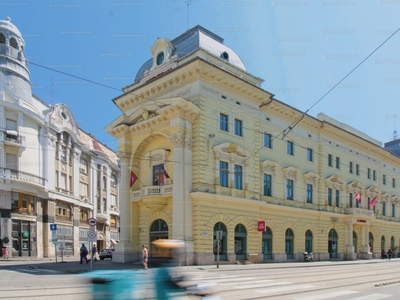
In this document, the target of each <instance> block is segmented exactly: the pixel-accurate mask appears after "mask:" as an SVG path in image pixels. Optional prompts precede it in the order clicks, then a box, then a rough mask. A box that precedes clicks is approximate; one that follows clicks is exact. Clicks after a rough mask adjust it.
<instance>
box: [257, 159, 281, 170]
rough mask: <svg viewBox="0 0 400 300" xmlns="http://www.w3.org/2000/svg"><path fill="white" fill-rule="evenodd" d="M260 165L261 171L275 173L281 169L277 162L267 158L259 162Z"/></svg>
mask: <svg viewBox="0 0 400 300" xmlns="http://www.w3.org/2000/svg"><path fill="white" fill-rule="evenodd" d="M260 167H261V171H262V172H271V173H276V172H279V171H280V170H281V166H280V165H279V164H278V163H277V162H275V161H272V160H268V159H267V160H264V161H263V162H261V163H260Z"/></svg>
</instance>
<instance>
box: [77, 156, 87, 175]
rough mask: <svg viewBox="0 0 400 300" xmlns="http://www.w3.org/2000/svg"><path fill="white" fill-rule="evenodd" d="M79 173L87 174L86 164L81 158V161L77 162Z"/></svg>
mask: <svg viewBox="0 0 400 300" xmlns="http://www.w3.org/2000/svg"><path fill="white" fill-rule="evenodd" d="M79 171H81V172H82V173H85V174H87V162H86V160H84V159H83V158H81V160H80V162H79Z"/></svg>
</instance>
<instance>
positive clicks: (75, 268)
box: [0, 257, 400, 274]
mask: <svg viewBox="0 0 400 300" xmlns="http://www.w3.org/2000/svg"><path fill="white" fill-rule="evenodd" d="M377 263H396V264H400V259H392V260H390V261H389V260H381V259H372V260H354V261H316V262H286V263H258V264H220V266H219V268H217V265H216V264H215V265H194V266H178V267H176V269H177V271H182V272H185V271H186V272H190V271H201V270H204V271H207V272H221V271H223V272H226V271H240V270H263V269H285V268H303V267H311V268H312V267H328V266H332V267H334V266H339V265H368V264H377ZM4 268H7V269H10V268H33V269H47V270H54V271H57V272H60V273H63V274H79V273H85V272H89V271H92V270H93V271H94V270H99V271H107V270H109V271H113V270H117V271H118V270H142V268H143V265H142V264H141V262H133V263H114V262H112V261H111V260H109V259H106V260H102V261H101V260H98V261H93V262H92V264H91V262H89V263H88V264H86V263H83V264H79V258H77V257H64V259H63V261H62V260H61V259H60V258H57V263H56V261H55V259H54V258H26V257H18V258H12V259H8V260H0V269H4ZM151 269H154V266H152V264H151V261H150V262H149V270H151Z"/></svg>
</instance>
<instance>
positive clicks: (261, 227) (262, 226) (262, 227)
mask: <svg viewBox="0 0 400 300" xmlns="http://www.w3.org/2000/svg"><path fill="white" fill-rule="evenodd" d="M266 230H267V225H266V222H265V221H258V231H266Z"/></svg>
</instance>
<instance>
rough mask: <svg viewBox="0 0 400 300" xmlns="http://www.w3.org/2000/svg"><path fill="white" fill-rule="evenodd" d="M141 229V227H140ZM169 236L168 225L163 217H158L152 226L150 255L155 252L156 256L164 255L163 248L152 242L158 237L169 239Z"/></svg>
mask: <svg viewBox="0 0 400 300" xmlns="http://www.w3.org/2000/svg"><path fill="white" fill-rule="evenodd" d="M139 230H141V229H139ZM167 238H168V225H167V223H166V222H165V221H164V220H162V219H157V220H155V221H154V222H153V224H151V226H150V250H151V251H150V255H152V254H154V255H155V256H160V255H162V253H161V249H160V248H158V247H156V246H154V245H153V244H152V242H154V241H156V240H158V239H167Z"/></svg>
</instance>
